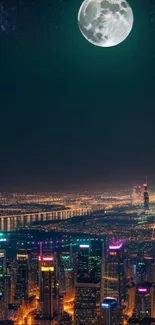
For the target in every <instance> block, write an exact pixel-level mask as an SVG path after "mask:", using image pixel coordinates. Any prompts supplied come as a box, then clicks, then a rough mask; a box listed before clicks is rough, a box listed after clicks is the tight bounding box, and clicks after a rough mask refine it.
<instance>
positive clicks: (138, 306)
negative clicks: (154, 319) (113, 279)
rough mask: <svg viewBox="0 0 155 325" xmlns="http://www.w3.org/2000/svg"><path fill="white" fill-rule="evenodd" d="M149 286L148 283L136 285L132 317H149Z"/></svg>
mask: <svg viewBox="0 0 155 325" xmlns="http://www.w3.org/2000/svg"><path fill="white" fill-rule="evenodd" d="M151 286H152V285H151V284H150V283H143V284H141V285H140V286H139V285H138V286H137V288H136V296H135V308H134V312H133V317H135V318H137V319H142V318H144V317H151Z"/></svg>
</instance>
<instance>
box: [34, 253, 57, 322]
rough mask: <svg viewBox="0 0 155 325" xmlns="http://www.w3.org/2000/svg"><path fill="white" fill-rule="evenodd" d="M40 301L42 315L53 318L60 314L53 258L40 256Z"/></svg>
mask: <svg viewBox="0 0 155 325" xmlns="http://www.w3.org/2000/svg"><path fill="white" fill-rule="evenodd" d="M39 259H40V301H41V309H42V315H43V316H45V317H49V318H51V319H52V318H53V317H54V316H55V315H56V314H57V313H58V306H59V300H58V294H57V290H58V288H57V282H56V272H55V271H56V270H55V265H54V257H53V256H40V258H39Z"/></svg>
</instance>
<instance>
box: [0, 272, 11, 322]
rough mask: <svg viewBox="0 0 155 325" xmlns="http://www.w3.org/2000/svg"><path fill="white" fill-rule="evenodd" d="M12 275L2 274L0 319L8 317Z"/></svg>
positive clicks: (0, 282)
mask: <svg viewBox="0 0 155 325" xmlns="http://www.w3.org/2000/svg"><path fill="white" fill-rule="evenodd" d="M9 287H10V275H9V274H0V320H7V319H8V303H9V294H10V292H9Z"/></svg>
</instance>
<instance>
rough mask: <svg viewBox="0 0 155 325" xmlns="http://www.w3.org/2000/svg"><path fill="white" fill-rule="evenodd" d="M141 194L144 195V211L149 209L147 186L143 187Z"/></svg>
mask: <svg viewBox="0 0 155 325" xmlns="http://www.w3.org/2000/svg"><path fill="white" fill-rule="evenodd" d="M143 193H144V209H145V210H148V209H149V193H148V186H147V184H144V185H143Z"/></svg>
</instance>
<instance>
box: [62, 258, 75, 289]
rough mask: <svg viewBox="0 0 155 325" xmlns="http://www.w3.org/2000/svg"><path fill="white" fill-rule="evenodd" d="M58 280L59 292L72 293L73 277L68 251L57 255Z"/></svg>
mask: <svg viewBox="0 0 155 325" xmlns="http://www.w3.org/2000/svg"><path fill="white" fill-rule="evenodd" d="M58 282H59V292H60V294H65V295H70V294H72V293H73V286H74V278H73V265H72V260H71V256H70V253H61V254H59V255H58Z"/></svg>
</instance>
